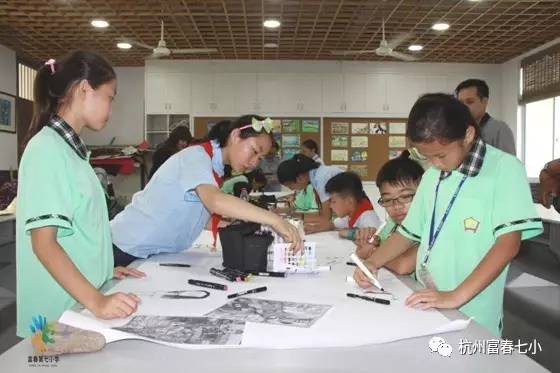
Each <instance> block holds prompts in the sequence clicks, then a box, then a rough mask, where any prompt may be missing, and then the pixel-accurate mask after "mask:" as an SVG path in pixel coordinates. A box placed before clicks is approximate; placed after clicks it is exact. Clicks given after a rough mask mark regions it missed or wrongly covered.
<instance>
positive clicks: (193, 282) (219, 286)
mask: <svg viewBox="0 0 560 373" xmlns="http://www.w3.org/2000/svg"><path fill="white" fill-rule="evenodd" d="M188 283H189V284H191V285H196V286H202V287H203V288H210V289H216V290H227V285H222V284H216V283H215V282H208V281H202V280H192V279H191V280H189V281H188Z"/></svg>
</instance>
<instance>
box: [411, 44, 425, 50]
mask: <svg viewBox="0 0 560 373" xmlns="http://www.w3.org/2000/svg"><path fill="white" fill-rule="evenodd" d="M422 49H424V47H423V46H421V45H419V44H412V45H409V46H408V50H409V51H413V52H418V51H421V50H422Z"/></svg>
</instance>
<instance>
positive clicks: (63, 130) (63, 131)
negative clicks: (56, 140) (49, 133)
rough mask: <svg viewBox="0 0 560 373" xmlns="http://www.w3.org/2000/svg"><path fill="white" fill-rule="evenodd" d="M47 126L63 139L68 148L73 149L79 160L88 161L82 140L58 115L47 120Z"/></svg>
mask: <svg viewBox="0 0 560 373" xmlns="http://www.w3.org/2000/svg"><path fill="white" fill-rule="evenodd" d="M47 126H48V127H50V128H52V129H53V130H55V132H56V133H58V134H59V135H60V136H61V137H62V138H63V139H64V141H66V143H67V144H68V145H70V147H72V149H74V151H75V152H76V154H78V156H79V157H80V158H82V159H83V160H87V159H88V150H87V147H86V144H84V141H83V140H82V138H81V137H80V136H79V135H78V134H77V133H76V131H74V129H73V128H72V127H71V126H70V125H69V124H68V123H66V121H65V120H64V119H62V118H61V117H59V116H58V115H55V116H54V117H52V118H51V119H50V120H49V122H48V123H47Z"/></svg>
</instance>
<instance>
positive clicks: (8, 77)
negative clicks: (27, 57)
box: [0, 45, 17, 170]
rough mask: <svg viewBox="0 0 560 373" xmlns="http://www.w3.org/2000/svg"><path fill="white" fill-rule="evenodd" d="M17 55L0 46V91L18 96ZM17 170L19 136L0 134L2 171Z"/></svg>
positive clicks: (0, 166) (0, 168) (0, 164)
mask: <svg viewBox="0 0 560 373" xmlns="http://www.w3.org/2000/svg"><path fill="white" fill-rule="evenodd" d="M16 68H17V63H16V53H15V52H14V51H12V50H11V49H8V48H6V47H4V46H2V45H0V91H2V92H6V93H9V94H12V95H16V94H17V92H16V89H17V85H16V80H17V79H16V78H17V70H16ZM10 168H12V169H16V168H17V135H16V134H11V133H7V132H0V170H8V169H10Z"/></svg>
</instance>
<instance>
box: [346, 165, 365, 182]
mask: <svg viewBox="0 0 560 373" xmlns="http://www.w3.org/2000/svg"><path fill="white" fill-rule="evenodd" d="M350 171H352V172H355V173H357V174H358V176H359V177H360V178H361V179H362V180H363V179H365V178H367V176H368V172H367V171H368V168H367V166H366V165H358V164H352V165H350Z"/></svg>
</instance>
